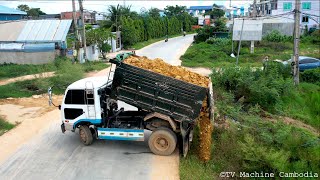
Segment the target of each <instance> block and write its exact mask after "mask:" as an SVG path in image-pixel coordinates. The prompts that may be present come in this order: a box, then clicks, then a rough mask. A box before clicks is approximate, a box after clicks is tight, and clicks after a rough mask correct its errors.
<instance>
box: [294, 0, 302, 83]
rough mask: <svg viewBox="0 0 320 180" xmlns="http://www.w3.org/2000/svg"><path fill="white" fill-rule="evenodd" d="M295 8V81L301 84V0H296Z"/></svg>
mask: <svg viewBox="0 0 320 180" xmlns="http://www.w3.org/2000/svg"><path fill="white" fill-rule="evenodd" d="M295 3H296V4H295V6H296V7H295V9H294V37H293V38H294V42H293V62H294V66H293V81H294V84H295V85H299V43H300V4H301V2H300V0H296V1H295Z"/></svg>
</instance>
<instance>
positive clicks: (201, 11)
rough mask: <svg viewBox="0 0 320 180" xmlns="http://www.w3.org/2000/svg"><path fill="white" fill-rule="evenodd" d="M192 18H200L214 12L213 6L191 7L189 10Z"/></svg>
mask: <svg viewBox="0 0 320 180" xmlns="http://www.w3.org/2000/svg"><path fill="white" fill-rule="evenodd" d="M187 10H188V12H189V14H191V15H192V16H198V15H201V14H204V13H206V12H208V11H211V10H212V6H190V8H188V9H187Z"/></svg>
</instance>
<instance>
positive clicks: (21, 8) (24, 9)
mask: <svg viewBox="0 0 320 180" xmlns="http://www.w3.org/2000/svg"><path fill="white" fill-rule="evenodd" d="M17 9H18V10H20V11H24V12H28V11H29V10H30V7H29V6H28V5H26V4H20V5H19V6H18V7H17Z"/></svg>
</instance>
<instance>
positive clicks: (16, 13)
mask: <svg viewBox="0 0 320 180" xmlns="http://www.w3.org/2000/svg"><path fill="white" fill-rule="evenodd" d="M26 15H27V13H26V12H24V11H20V10H16V9H13V8H8V7H6V6H1V5H0V21H13V20H20V19H23V17H24V16H26Z"/></svg>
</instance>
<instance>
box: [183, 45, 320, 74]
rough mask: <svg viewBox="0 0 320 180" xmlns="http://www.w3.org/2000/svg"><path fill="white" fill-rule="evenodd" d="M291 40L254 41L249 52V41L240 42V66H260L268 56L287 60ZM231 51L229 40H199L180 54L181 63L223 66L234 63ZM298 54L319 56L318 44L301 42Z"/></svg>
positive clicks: (290, 53)
mask: <svg viewBox="0 0 320 180" xmlns="http://www.w3.org/2000/svg"><path fill="white" fill-rule="evenodd" d="M292 48H293V44H292V43H291V42H280V43H277V42H267V41H261V42H255V52H254V53H253V54H251V53H250V43H249V42H242V45H241V51H240V56H239V65H240V66H262V60H263V59H264V58H265V57H266V56H268V57H269V60H275V59H279V60H288V59H290V58H291V55H292V53H293V52H292ZM234 49H235V50H234V52H233V53H234V55H235V56H236V55H237V52H236V50H237V43H235V44H234ZM231 53H232V45H231V41H229V42H228V43H226V44H223V45H221V44H216V43H214V44H208V43H206V42H201V43H198V44H192V46H190V47H189V48H188V50H187V51H186V53H185V54H184V55H182V56H181V60H182V65H183V66H187V67H208V68H212V67H224V66H228V65H234V64H235V63H236V58H232V57H230V54H231ZM300 55H305V56H311V57H316V58H320V55H319V45H317V44H312V43H310V42H302V43H301V45H300Z"/></svg>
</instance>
